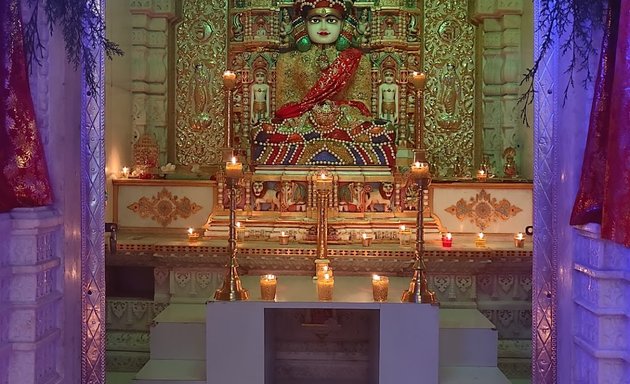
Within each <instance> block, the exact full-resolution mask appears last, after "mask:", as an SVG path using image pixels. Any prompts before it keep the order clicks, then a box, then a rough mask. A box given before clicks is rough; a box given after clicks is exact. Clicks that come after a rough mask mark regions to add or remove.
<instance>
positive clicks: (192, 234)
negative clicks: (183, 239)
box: [188, 228, 199, 241]
mask: <svg viewBox="0 0 630 384" xmlns="http://www.w3.org/2000/svg"><path fill="white" fill-rule="evenodd" d="M197 240H199V233H197V232H195V230H194V229H193V228H188V241H197Z"/></svg>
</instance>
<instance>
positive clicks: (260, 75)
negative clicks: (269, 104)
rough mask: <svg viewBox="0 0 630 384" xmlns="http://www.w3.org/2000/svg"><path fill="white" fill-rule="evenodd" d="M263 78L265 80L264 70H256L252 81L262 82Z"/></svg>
mask: <svg viewBox="0 0 630 384" xmlns="http://www.w3.org/2000/svg"><path fill="white" fill-rule="evenodd" d="M265 80H266V78H265V72H262V71H258V72H256V74H255V75H254V81H255V82H256V84H263V83H264V82H265Z"/></svg>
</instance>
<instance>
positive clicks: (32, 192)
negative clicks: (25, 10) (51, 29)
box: [0, 0, 52, 212]
mask: <svg viewBox="0 0 630 384" xmlns="http://www.w3.org/2000/svg"><path fill="white" fill-rule="evenodd" d="M23 37H24V36H23V28H22V19H21V11H20V1H19V0H4V1H1V2H0V44H1V45H0V55H1V57H2V65H0V82H1V84H0V108H1V110H0V212H6V211H9V210H11V209H13V208H17V207H35V206H42V205H48V204H50V203H51V202H52V191H51V188H50V183H49V179H48V171H47V169H46V161H45V159H44V151H43V148H42V144H41V141H40V138H39V133H38V131H37V127H36V125H35V110H34V107H33V101H32V99H31V92H30V86H29V83H28V73H27V65H26V57H25V54H24V38H23Z"/></svg>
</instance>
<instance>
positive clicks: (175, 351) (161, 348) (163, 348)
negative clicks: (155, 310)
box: [151, 304, 206, 360]
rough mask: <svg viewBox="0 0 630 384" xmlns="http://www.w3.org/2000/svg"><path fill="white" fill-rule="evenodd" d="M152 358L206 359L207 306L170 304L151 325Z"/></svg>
mask: <svg viewBox="0 0 630 384" xmlns="http://www.w3.org/2000/svg"><path fill="white" fill-rule="evenodd" d="M151 359H157V360H205V359H206V304H171V305H169V306H168V307H166V309H164V311H162V312H160V313H159V314H158V315H157V316H156V317H155V319H154V320H153V324H152V326H151Z"/></svg>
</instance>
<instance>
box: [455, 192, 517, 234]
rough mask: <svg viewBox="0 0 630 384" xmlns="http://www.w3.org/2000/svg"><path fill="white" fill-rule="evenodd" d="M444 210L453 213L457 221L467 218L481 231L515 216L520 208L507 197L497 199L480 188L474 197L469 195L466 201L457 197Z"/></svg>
mask: <svg viewBox="0 0 630 384" xmlns="http://www.w3.org/2000/svg"><path fill="white" fill-rule="evenodd" d="M445 211H446V212H448V213H450V214H452V215H455V217H457V218H458V219H459V221H464V220H465V219H469V220H470V222H471V223H473V224H475V225H476V226H477V227H479V229H481V230H482V231H483V230H484V229H486V228H488V226H490V224H492V223H494V222H497V221H499V220H501V221H506V220H508V219H509V218H510V217H512V216H516V214H517V213H519V212H521V211H522V209H521V208H519V207H517V206H516V205H512V203H510V202H509V201H508V200H507V199H501V200H500V201H498V200H497V199H496V198H495V197H492V196H490V194H489V193H488V192H486V191H485V190H483V189H482V190H481V191H480V192H479V193H478V194H476V195H475V197H471V198H470V199H468V201H466V200H464V199H463V198H462V199H459V201H457V202H456V203H455V205H451V206H450V207H448V208H446V209H445Z"/></svg>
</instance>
